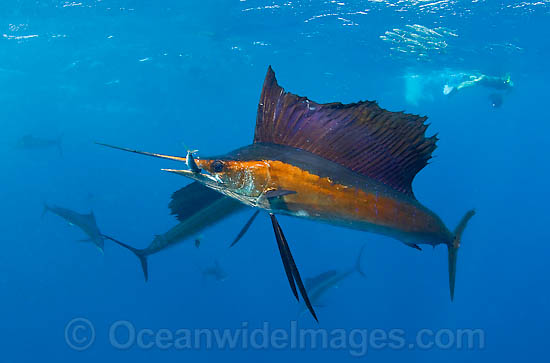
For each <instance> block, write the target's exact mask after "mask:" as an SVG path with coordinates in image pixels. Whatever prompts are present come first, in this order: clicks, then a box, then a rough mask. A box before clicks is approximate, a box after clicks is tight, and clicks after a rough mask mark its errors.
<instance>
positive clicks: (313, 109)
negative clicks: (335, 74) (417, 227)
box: [254, 66, 437, 196]
mask: <svg viewBox="0 0 550 363" xmlns="http://www.w3.org/2000/svg"><path fill="white" fill-rule="evenodd" d="M426 119H427V118H426V117H420V116H417V115H413V114H406V113H404V112H390V111H387V110H384V109H382V108H380V107H379V106H378V104H377V103H376V102H372V101H363V102H358V103H352V104H342V103H325V104H320V103H316V102H313V101H311V100H309V99H308V98H306V97H300V96H297V95H294V94H292V93H290V92H285V90H284V89H283V88H282V87H280V86H279V84H278V83H277V80H276V78H275V73H274V72H273V70H272V69H271V66H270V67H269V68H268V70H267V75H266V78H265V81H264V85H263V89H262V94H261V97H260V102H259V105H258V113H257V118H256V130H255V132H254V143H271V144H278V145H286V146H290V147H295V148H299V149H302V150H305V151H309V152H311V153H314V154H317V155H319V156H321V157H323V158H325V159H328V160H330V161H333V162H335V163H338V164H340V165H343V166H345V167H347V168H348V169H351V170H352V171H354V172H356V173H359V174H362V175H366V176H368V177H370V178H372V179H375V180H378V181H380V182H382V183H384V184H386V185H388V186H390V187H392V188H393V189H395V190H397V191H400V192H403V193H405V194H407V195H409V196H413V192H412V187H411V184H412V181H413V179H414V177H415V175H416V174H417V173H418V172H419V171H420V170H421V169H422V168H424V166H426V165H427V163H428V160H429V159H430V158H431V154H432V152H433V151H434V150H435V148H436V141H437V137H436V136H435V135H434V136H432V137H426V136H425V131H426V129H427V127H428V125H426V124H424V122H425V121H426Z"/></svg>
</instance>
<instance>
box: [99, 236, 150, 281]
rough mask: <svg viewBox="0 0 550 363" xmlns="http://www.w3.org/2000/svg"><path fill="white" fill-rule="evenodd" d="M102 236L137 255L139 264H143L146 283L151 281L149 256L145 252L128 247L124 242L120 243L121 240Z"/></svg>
mask: <svg viewBox="0 0 550 363" xmlns="http://www.w3.org/2000/svg"><path fill="white" fill-rule="evenodd" d="M102 236H103V237H104V238H107V239H109V240H111V241H113V242H114V243H116V244H118V245H119V246H122V247H124V248H126V249H128V250H129V251H131V252H132V253H133V254H134V255H136V256H137V258H138V259H139V262H140V263H141V269H142V270H143V276H144V277H145V281H147V280H148V279H149V268H148V266H147V255H146V254H145V253H144V250H140V249H138V248H134V247H132V246H130V245H127V244H126V243H124V242H120V241H119V240H116V239H114V238H113V237H109V236H107V235H104V234H102Z"/></svg>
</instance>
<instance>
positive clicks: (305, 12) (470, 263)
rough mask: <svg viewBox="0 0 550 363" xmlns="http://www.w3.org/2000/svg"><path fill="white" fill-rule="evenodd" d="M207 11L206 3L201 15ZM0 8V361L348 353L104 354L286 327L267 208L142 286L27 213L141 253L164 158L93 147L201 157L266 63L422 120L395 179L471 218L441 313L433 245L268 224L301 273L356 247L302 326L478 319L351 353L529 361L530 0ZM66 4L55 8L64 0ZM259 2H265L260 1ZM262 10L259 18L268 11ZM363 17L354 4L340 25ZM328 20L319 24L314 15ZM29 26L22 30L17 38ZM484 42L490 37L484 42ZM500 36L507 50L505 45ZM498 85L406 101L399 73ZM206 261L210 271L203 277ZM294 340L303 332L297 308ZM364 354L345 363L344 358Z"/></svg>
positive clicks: (534, 276) (544, 212) (319, 96)
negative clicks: (186, 331) (112, 341)
mask: <svg viewBox="0 0 550 363" xmlns="http://www.w3.org/2000/svg"><path fill="white" fill-rule="evenodd" d="M219 3H224V4H225V5H220V4H219ZM340 4H343V5H339V4H338V3H336V2H310V1H295V2H283V1H279V0H277V1H274V2H272V1H265V0H262V1H253V0H247V1H244V0H241V1H237V0H232V1H223V2H222V1H213V0H211V1H193V2H191V1H176V0H172V1H129V0H128V1H116V0H103V1H99V0H95V1H93V0H82V1H76V2H74V3H72V2H66V1H51V0H50V1H3V2H2V4H1V5H0V84H1V87H0V122H1V123H2V133H1V134H0V141H1V142H0V152H1V153H2V155H3V157H2V158H1V159H0V160H1V164H0V166H1V170H2V171H1V175H2V177H1V180H2V188H0V196H1V202H2V209H1V213H2V214H1V218H0V221H1V222H0V223H1V227H2V228H1V231H2V232H1V235H2V237H1V238H0V240H1V241H2V253H0V271H1V273H0V286H1V290H2V292H3V293H2V298H1V300H0V317H1V318H0V319H1V320H0V323H1V327H2V328H1V330H0V347H1V348H2V358H1V359H0V361H2V362H5V363H9V362H31V361H32V362H34V361H36V360H38V359H44V358H46V357H47V359H48V360H55V361H60V362H62V361H75V360H78V361H80V362H97V361H98V360H103V361H114V360H115V359H117V360H122V361H130V360H132V361H134V362H141V361H148V362H150V361H153V360H158V359H162V360H163V361H166V362H183V361H194V362H203V361H211V360H214V359H219V360H222V359H223V360H227V361H241V362H242V361H253V362H280V361H281V360H289V361H297V360H298V359H299V360H307V361H313V360H315V361H317V362H324V361H327V362H329V361H330V362H332V361H335V360H337V361H347V360H355V359H356V358H352V357H351V356H350V355H349V353H348V352H347V351H331V350H313V351H311V350H308V349H306V350H301V351H300V350H299V351H296V350H289V349H288V350H267V351H265V350H251V349H248V350H239V349H237V350H232V351H229V350H218V349H211V350H208V351H199V350H188V351H175V350H173V349H172V350H167V351H162V350H160V349H152V350H147V351H146V350H142V349H139V348H134V349H130V350H127V351H120V350H117V349H115V348H113V347H111V346H110V345H109V341H108V336H107V332H108V329H109V326H110V324H112V323H113V322H114V321H117V320H121V319H126V320H129V321H131V322H132V323H133V324H134V325H135V326H136V327H138V328H150V329H159V328H168V329H174V330H175V329H178V328H191V329H192V328H215V327H218V328H239V327H240V326H241V324H242V322H243V321H246V322H249V326H250V327H252V328H255V327H261V324H262V322H264V321H267V322H270V324H271V326H272V328H276V327H282V328H288V326H289V321H290V320H292V319H295V318H296V311H297V306H295V302H294V301H293V298H292V295H291V293H290V291H289V288H288V284H287V281H286V279H285V277H284V274H283V270H282V267H281V263H280V258H279V256H278V252H277V250H276V245H275V242H274V239H273V236H272V231H271V226H270V224H269V221H268V219H267V218H266V217H265V216H262V217H260V218H258V222H257V223H256V224H255V225H253V227H252V228H251V230H250V233H249V234H248V235H247V236H246V237H245V238H244V239H243V240H242V241H241V243H240V244H239V246H238V247H236V248H234V249H231V250H227V248H226V246H227V244H228V242H229V241H230V240H231V238H232V237H233V235H234V233H236V232H237V231H238V229H239V228H240V226H241V225H242V223H244V221H245V220H246V218H247V217H248V215H245V214H242V215H238V216H235V217H232V218H230V219H229V220H227V221H224V222H223V223H222V224H220V225H218V226H216V227H214V228H212V229H210V230H208V231H206V232H205V233H204V238H203V247H201V248H200V249H198V250H197V249H195V248H194V247H193V246H192V244H191V243H184V244H181V245H179V246H176V247H174V248H172V249H170V250H168V251H164V252H161V253H159V254H158V255H154V256H152V257H151V258H150V275H151V278H150V281H149V283H147V284H145V283H144V282H143V279H142V276H141V272H140V271H139V267H138V263H137V260H136V259H135V257H133V256H131V255H130V254H129V253H128V252H127V251H125V250H122V249H120V248H118V247H115V246H113V245H112V244H107V245H106V251H105V254H104V255H101V254H100V253H99V252H98V251H97V250H96V249H94V248H93V247H92V246H90V245H86V244H82V243H77V242H75V241H76V240H78V239H81V238H82V233H81V232H80V231H79V230H78V229H76V228H74V227H72V228H71V227H69V226H67V224H66V223H65V222H64V221H62V220H61V219H60V218H58V217H56V216H53V215H47V216H46V217H45V218H44V219H41V217H40V215H41V212H42V203H43V201H47V202H49V203H54V204H58V205H61V206H65V207H69V208H73V209H75V210H78V211H81V212H87V211H89V210H90V209H93V210H94V212H95V215H96V217H97V220H98V224H99V226H100V228H101V230H102V231H103V232H104V233H106V234H111V235H114V236H116V237H118V238H120V239H122V240H124V241H126V242H128V243H130V244H132V245H135V246H139V247H144V246H146V245H148V244H149V242H150V241H151V240H152V239H153V237H154V235H155V234H159V233H163V232H165V231H166V230H167V229H168V228H170V227H171V226H173V225H174V224H175V220H174V219H173V218H172V217H171V216H169V213H168V209H167V203H168V201H169V197H170V194H171V193H172V192H173V191H175V190H177V189H178V188H180V187H182V186H183V185H185V184H186V183H188V181H187V180H185V179H183V178H182V177H178V176H175V175H169V174H166V173H163V172H161V171H159V169H160V168H162V167H171V166H174V163H171V162H168V161H166V162H164V161H159V160H151V159H149V158H146V157H138V156H136V155H129V154H125V153H122V152H116V151H113V150H108V149H104V148H101V147H99V146H96V145H94V144H93V141H104V142H109V143H114V144H118V145H124V146H130V147H135V148H139V149H144V150H150V151H156V152H163V153H172V154H183V153H184V152H185V148H184V146H183V145H182V143H183V142H184V143H185V144H186V145H189V147H192V148H196V149H199V150H200V152H199V155H213V154H219V153H223V152H226V151H229V150H232V149H234V148H236V147H239V146H242V145H245V144H248V143H250V141H251V139H252V135H253V127H254V120H255V113H256V106H257V101H258V98H259V93H260V88H261V85H262V82H263V77H264V75H265V71H266V69H267V66H268V65H269V64H271V65H272V66H273V67H274V69H275V71H276V73H277V77H278V79H279V82H280V84H281V85H283V86H284V87H285V88H286V89H287V90H290V91H292V92H295V93H298V94H300V95H307V96H308V97H310V98H311V99H313V100H316V101H319V102H329V101H342V102H353V101H357V100H359V99H368V100H378V101H379V103H380V105H381V106H382V107H385V108H388V109H390V110H407V111H408V112H414V113H419V114H421V115H428V116H429V122H431V123H432V126H431V127H430V129H429V132H430V133H435V132H438V133H439V137H440V142H439V144H438V145H439V147H438V149H437V150H436V152H435V154H436V155H437V157H436V158H435V159H434V160H433V162H432V163H431V164H430V165H429V166H428V167H426V169H425V170H423V171H422V172H421V173H420V174H419V175H418V177H417V178H416V179H415V182H414V189H415V194H416V196H417V198H418V199H419V200H420V201H421V202H422V203H423V204H425V205H426V206H428V207H430V208H431V209H433V210H434V211H436V212H437V213H438V214H439V215H440V216H441V218H442V219H443V220H444V221H445V222H446V223H447V224H448V226H449V227H450V228H454V226H455V225H456V224H457V223H458V220H459V219H460V217H461V216H462V215H463V213H464V212H465V211H466V210H468V209H469V208H472V207H475V208H477V210H478V214H477V215H476V216H475V217H474V219H473V220H472V221H471V223H470V225H469V226H468V228H467V230H466V232H465V234H464V239H463V244H462V246H463V248H461V250H460V257H459V264H458V277H457V288H456V298H455V302H454V303H451V302H450V301H449V298H448V288H447V260H446V259H447V257H446V249H445V248H444V247H438V248H436V249H435V250H433V251H432V249H431V248H425V249H424V251H423V252H421V253H419V252H418V251H415V250H413V249H409V248H405V247H404V246H402V245H401V244H399V243H396V242H394V241H392V240H390V239H388V238H384V237H381V236H376V235H371V234H366V233H360V232H357V231H351V230H345V229H340V228H335V227H331V226H327V225H322V224H317V223H312V222H308V221H303V220H297V219H291V218H285V217H281V218H280V222H281V224H283V227H284V229H285V233H286V235H287V238H288V239H289V241H290V243H291V247H292V249H293V252H294V255H295V258H296V260H297V263H298V265H299V267H300V268H301V272H302V274H303V275H304V276H311V275H314V274H317V273H319V272H322V271H324V270H326V269H330V268H342V269H345V268H348V267H349V266H351V265H352V264H353V261H354V259H355V256H356V254H357V251H358V250H359V248H360V246H361V244H362V243H366V244H367V247H366V253H365V257H364V265H365V270H366V273H367V275H368V278H367V280H361V279H360V278H359V277H357V276H352V277H351V278H350V279H348V280H347V281H345V282H344V283H342V285H341V287H340V288H339V289H337V290H333V291H331V293H330V294H329V296H327V300H328V303H327V306H326V307H324V308H321V309H319V311H318V314H319V316H320V319H321V326H322V327H323V328H327V329H334V328H346V329H353V328H364V329H369V330H372V329H375V328H381V329H390V328H400V329H404V330H406V331H407V332H408V333H409V334H411V335H414V334H415V332H416V331H417V330H419V329H423V328H430V329H442V328H449V329H456V328H481V329H484V331H485V335H486V347H485V349H483V350H477V349H476V350H473V351H468V350H464V349H463V350H456V349H451V350H440V349H432V350H426V351H424V350H412V351H411V350H408V349H404V350H398V351H396V350H391V349H384V350H380V351H376V350H372V351H370V352H369V353H368V355H367V358H366V359H375V360H376V361H397V360H405V361H408V362H415V361H421V362H432V361H433V362H441V361H447V362H454V361H456V362H459V361H460V362H462V361H464V360H468V361H476V362H477V361H479V362H481V361H483V362H487V361H494V360H501V361H517V360H520V359H524V358H525V357H529V360H530V361H546V358H547V352H546V348H545V347H546V346H547V343H548V339H547V338H548V330H547V328H548V325H549V323H550V315H549V313H550V311H549V307H548V304H549V292H548V284H549V278H548V268H547V266H548V259H549V257H550V247H549V246H548V243H549V238H548V233H547V223H548V216H549V213H548V204H549V202H550V197H549V194H548V187H547V185H548V182H547V180H548V177H549V175H550V174H549V171H548V166H547V165H548V156H549V153H548V145H549V144H548V134H549V131H550V124H549V121H550V112H549V111H548V84H549V82H550V75H549V72H548V58H549V56H550V46H549V40H548V39H549V38H548V30H547V24H548V21H549V19H550V17H549V8H550V4H549V3H548V1H543V2H539V3H538V4H535V3H533V4H530V3H526V2H520V1H510V2H506V4H500V2H493V1H490V2H489V1H487V2H485V1H472V2H470V1H441V2H438V3H437V4H435V5H434V4H431V3H427V2H422V1H389V0H388V1H383V2H378V1H377V2H369V1H362V2H361V1H346V0H343V1H342V2H341V3H340ZM69 5H71V6H69ZM273 5H276V6H273ZM266 6H267V7H266ZM358 12H362V13H358ZM323 14H328V16H324V17H317V18H313V17H316V16H319V15H323ZM405 24H421V25H424V26H426V27H429V28H433V27H437V26H445V27H447V28H449V29H452V30H455V31H456V33H457V34H458V35H459V37H457V38H452V39H450V40H449V48H448V50H447V51H446V53H445V54H433V55H432V57H431V61H429V62H418V61H416V59H415V57H411V56H403V57H400V58H396V57H394V56H392V55H391V54H392V53H391V52H390V49H389V45H388V44H387V43H384V42H383V41H382V40H380V38H379V36H380V35H382V34H384V32H385V31H386V30H391V29H393V28H403V26H404V25H405ZM28 35H38V37H34V38H19V39H18V38H16V37H21V36H28ZM495 44H497V45H508V46H507V47H503V46H496V47H495V46H494V45H495ZM510 44H513V45H514V46H517V47H519V48H520V49H517V48H514V47H513V46H509V45H510ZM449 70H451V71H453V70H454V71H474V70H476V71H481V72H485V73H488V74H495V75H501V74H504V73H506V72H509V73H510V74H511V75H512V79H513V81H514V83H515V87H514V89H513V91H512V92H511V93H510V94H507V95H506V96H505V100H504V104H503V106H502V108H500V109H493V108H491V106H490V104H489V102H488V100H487V96H488V94H489V91H488V90H484V89H472V90H468V92H464V93H463V94H459V95H457V96H456V97H449V98H445V97H443V95H442V94H441V88H442V86H443V84H437V82H435V83H432V84H430V86H429V87H427V88H426V89H425V90H424V92H426V95H428V96H431V97H432V99H431V100H430V99H425V100H423V101H421V102H419V103H418V104H416V105H411V104H407V102H406V100H405V87H404V85H405V81H404V76H405V75H406V74H411V73H414V74H420V75H425V76H427V75H433V74H444V73H445V72H449ZM29 133H30V134H33V135H35V136H40V137H48V138H57V137H60V136H61V137H62V138H63V149H64V155H63V157H60V156H59V155H58V153H57V151H56V150H54V149H51V150H40V151H30V150H18V149H16V148H15V145H16V143H17V140H18V139H19V138H21V137H22V136H23V135H25V134H29ZM215 258H218V259H219V260H220V262H221V264H222V265H223V266H224V268H225V269H226V270H227V272H228V273H229V275H230V277H229V279H228V280H227V281H225V282H223V283H215V282H213V281H208V280H207V281H204V280H203V279H202V277H201V274H200V271H199V270H200V268H201V267H202V266H205V265H208V264H210V263H211V262H212V261H213V260H214V259H215ZM75 317H85V318H87V319H89V320H91V321H92V322H93V323H94V324H95V328H96V333H97V337H96V342H95V344H94V345H93V346H92V347H91V348H90V349H88V350H87V351H85V352H75V351H73V350H71V349H70V348H69V347H67V345H66V343H65V339H64V329H65V324H66V323H67V322H68V321H70V320H71V319H73V318H75ZM299 324H300V326H301V327H315V326H316V325H315V324H314V323H313V322H312V319H310V318H309V317H308V316H305V315H304V316H302V317H301V318H300V320H299ZM363 359H365V358H363Z"/></svg>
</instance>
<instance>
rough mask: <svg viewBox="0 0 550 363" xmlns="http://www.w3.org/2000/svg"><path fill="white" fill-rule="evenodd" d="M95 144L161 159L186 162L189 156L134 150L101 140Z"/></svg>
mask: <svg viewBox="0 0 550 363" xmlns="http://www.w3.org/2000/svg"><path fill="white" fill-rule="evenodd" d="M95 144H97V145H101V146H106V147H110V148H111V149H116V150H122V151H127V152H130V153H134V154H140V155H147V156H152V157H155V158H160V159H169V160H176V161H183V162H184V163H186V162H187V158H182V157H180V156H171V155H163V154H156V153H150V152H147V151H139V150H133V149H128V148H125V147H120V146H114V145H109V144H104V143H101V142H96V143H95Z"/></svg>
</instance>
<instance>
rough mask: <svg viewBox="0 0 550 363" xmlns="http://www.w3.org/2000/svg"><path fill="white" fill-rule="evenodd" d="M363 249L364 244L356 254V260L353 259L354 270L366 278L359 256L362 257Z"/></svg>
mask: <svg viewBox="0 0 550 363" xmlns="http://www.w3.org/2000/svg"><path fill="white" fill-rule="evenodd" d="M364 250H365V245H363V246H362V247H361V250H360V251H359V255H357V260H356V261H355V270H357V272H358V273H359V275H361V276H362V277H363V278H367V275H366V274H365V272H364V271H363V270H362V268H361V258H362V257H363V251H364Z"/></svg>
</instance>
